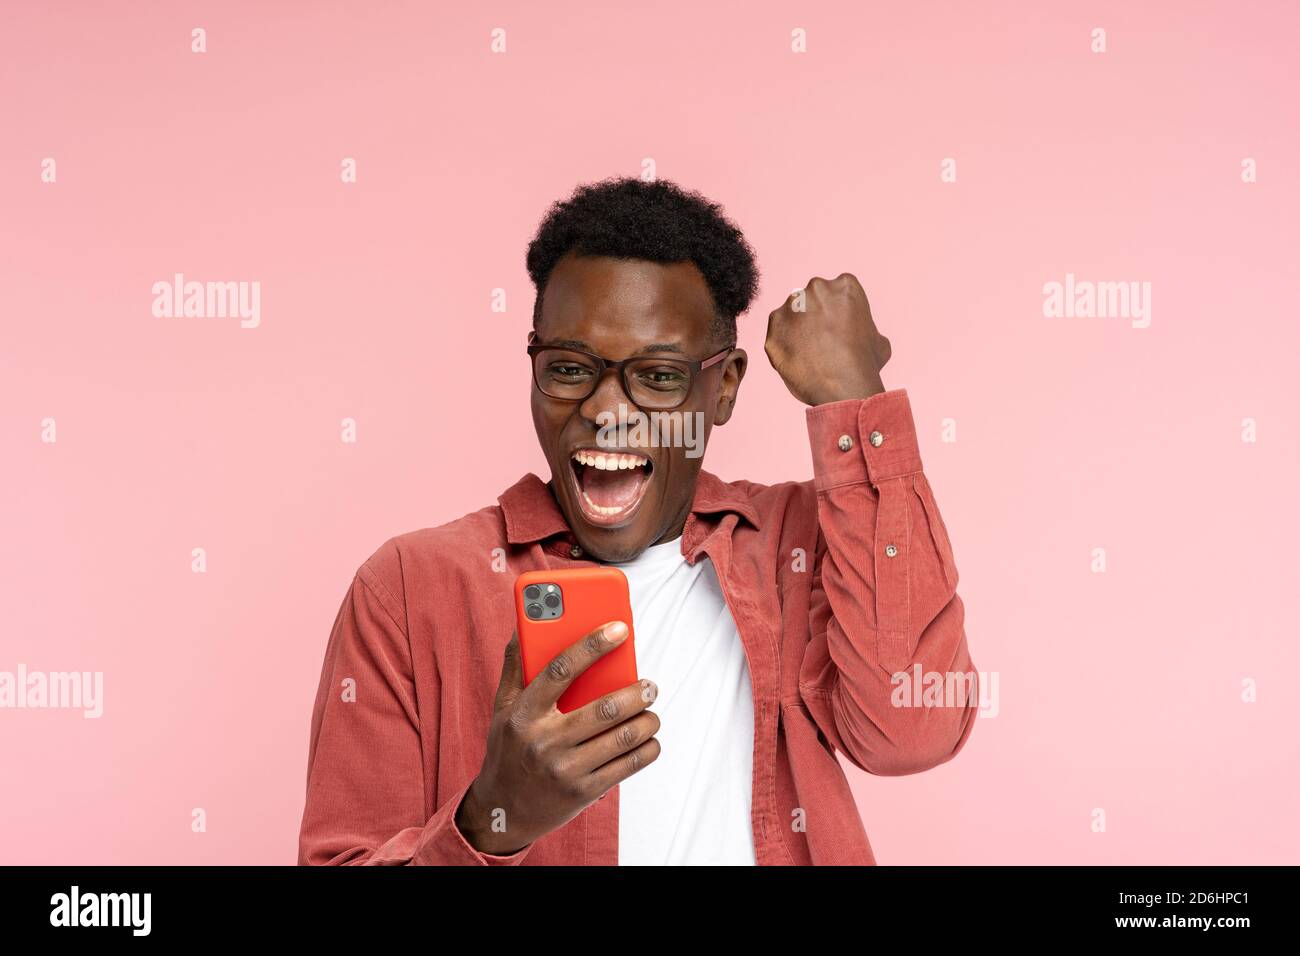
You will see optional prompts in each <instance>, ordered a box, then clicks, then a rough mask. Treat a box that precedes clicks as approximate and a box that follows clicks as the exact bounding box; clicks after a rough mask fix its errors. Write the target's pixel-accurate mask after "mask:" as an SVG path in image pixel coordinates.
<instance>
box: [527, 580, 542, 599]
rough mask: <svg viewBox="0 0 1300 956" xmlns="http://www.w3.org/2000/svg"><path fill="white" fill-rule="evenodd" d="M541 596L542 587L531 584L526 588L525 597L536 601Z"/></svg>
mask: <svg viewBox="0 0 1300 956" xmlns="http://www.w3.org/2000/svg"><path fill="white" fill-rule="evenodd" d="M541 596H542V589H541V588H539V587H538V586H537V585H536V584H530V585H528V587H526V588H524V597H526V598H528V600H530V601H536V600H537V599H538V598H539V597H541Z"/></svg>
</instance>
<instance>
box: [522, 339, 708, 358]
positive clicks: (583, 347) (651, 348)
mask: <svg viewBox="0 0 1300 956" xmlns="http://www.w3.org/2000/svg"><path fill="white" fill-rule="evenodd" d="M542 344H543V345H545V346H546V347H547V348H552V349H577V350H578V351H579V352H593V353H594V352H595V349H593V348H592V347H591V346H590V345H588V344H587V343H586V342H584V341H582V340H581V339H556V340H555V341H553V342H544V343H542ZM685 351H686V350H685V349H683V348H682V347H681V346H680V345H677V344H676V343H674V342H656V343H654V344H653V345H647V346H644V347H643V348H639V349H637V350H636V351H635V352H633V353H632V354H633V355H647V354H649V353H651V352H674V353H676V354H678V355H682V354H685Z"/></svg>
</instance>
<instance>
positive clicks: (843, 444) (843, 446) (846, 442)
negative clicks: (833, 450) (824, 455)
mask: <svg viewBox="0 0 1300 956" xmlns="http://www.w3.org/2000/svg"><path fill="white" fill-rule="evenodd" d="M839 446H840V451H848V450H849V449H850V448H852V447H853V439H852V438H850V437H849V436H848V435H841V436H840V440H839Z"/></svg>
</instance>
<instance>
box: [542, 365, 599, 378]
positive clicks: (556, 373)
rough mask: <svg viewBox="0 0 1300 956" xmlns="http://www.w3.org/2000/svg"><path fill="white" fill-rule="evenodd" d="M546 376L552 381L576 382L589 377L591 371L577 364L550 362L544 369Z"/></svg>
mask: <svg viewBox="0 0 1300 956" xmlns="http://www.w3.org/2000/svg"><path fill="white" fill-rule="evenodd" d="M546 374H547V375H549V376H550V377H551V378H554V379H560V380H563V381H567V382H577V381H581V380H582V379H583V378H585V377H587V376H588V375H590V374H591V369H589V368H587V366H585V365H581V364H579V363H577V362H552V363H551V364H550V365H548V366H547V367H546Z"/></svg>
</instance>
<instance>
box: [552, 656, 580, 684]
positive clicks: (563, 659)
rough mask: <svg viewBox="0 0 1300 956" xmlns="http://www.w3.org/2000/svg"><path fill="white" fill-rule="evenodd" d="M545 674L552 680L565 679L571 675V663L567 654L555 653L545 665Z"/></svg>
mask: <svg viewBox="0 0 1300 956" xmlns="http://www.w3.org/2000/svg"><path fill="white" fill-rule="evenodd" d="M546 676H547V678H548V679H549V680H553V681H567V680H568V679H569V678H570V677H572V676H573V664H572V662H571V661H570V660H569V655H568V654H557V655H556V656H555V657H554V658H552V659H551V662H550V663H549V664H547V665H546Z"/></svg>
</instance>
